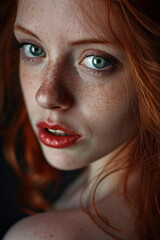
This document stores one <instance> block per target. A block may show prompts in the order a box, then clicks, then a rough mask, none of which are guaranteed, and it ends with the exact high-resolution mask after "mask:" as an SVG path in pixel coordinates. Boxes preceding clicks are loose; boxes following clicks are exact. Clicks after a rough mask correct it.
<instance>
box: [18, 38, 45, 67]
mask: <svg viewBox="0 0 160 240" xmlns="http://www.w3.org/2000/svg"><path fill="white" fill-rule="evenodd" d="M25 45H31V46H37V47H38V48H41V49H42V50H43V53H44V55H40V56H34V55H33V57H30V56H27V55H26V53H25V52H24V48H23V46H25ZM16 49H22V52H21V55H20V56H21V59H22V60H23V61H24V62H31V63H34V62H35V63H37V62H39V61H40V59H41V58H42V57H43V58H44V57H46V53H45V51H44V49H43V47H41V46H40V45H39V44H37V43H35V42H34V43H33V42H31V41H28V40H21V41H20V42H18V44H17V46H16Z"/></svg>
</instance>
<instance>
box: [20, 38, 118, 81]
mask: <svg viewBox="0 0 160 240" xmlns="http://www.w3.org/2000/svg"><path fill="white" fill-rule="evenodd" d="M27 45H29V49H30V48H31V47H33V46H34V47H38V48H39V49H41V50H42V51H43V49H42V48H41V47H39V46H38V45H36V44H32V43H29V42H22V43H18V44H17V46H16V49H23V51H22V52H21V59H22V60H23V61H24V62H29V63H35V62H37V61H39V60H40V59H39V58H41V57H45V52H44V51H43V55H41V56H34V57H28V56H27V55H26V53H25V52H24V47H25V46H27ZM29 51H30V50H29ZM93 51H94V50H93ZM93 51H92V52H91V51H90V52H91V53H90V54H84V55H83V59H82V60H81V61H80V63H79V64H80V65H81V66H85V71H87V72H89V73H91V74H93V75H98V76H101V77H103V76H106V75H107V74H108V73H111V72H112V71H113V70H114V69H115V67H116V66H117V64H118V60H117V59H116V58H115V57H113V56H110V55H109V56H104V54H99V53H94V52H93ZM31 54H32V53H31ZM87 58H88V59H90V60H91V58H92V64H93V58H99V59H103V60H104V61H105V62H106V64H109V65H108V66H107V67H106V66H105V67H103V68H104V69H103V68H99V69H98V68H90V67H88V66H86V65H85V64H82V63H83V62H84V61H87Z"/></svg>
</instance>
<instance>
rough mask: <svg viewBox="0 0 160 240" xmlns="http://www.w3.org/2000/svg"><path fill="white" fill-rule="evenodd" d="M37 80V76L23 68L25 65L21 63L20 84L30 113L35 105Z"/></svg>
mask: <svg viewBox="0 0 160 240" xmlns="http://www.w3.org/2000/svg"><path fill="white" fill-rule="evenodd" d="M36 79H37V76H36V75H35V74H33V73H31V70H30V69H29V68H27V67H23V63H20V84H21V88H22V93H23V97H24V100H25V103H26V107H27V109H28V112H30V111H31V109H32V108H33V107H34V104H35V101H34V99H35V91H36V89H37V86H36V85H37V84H36V82H37V80H36Z"/></svg>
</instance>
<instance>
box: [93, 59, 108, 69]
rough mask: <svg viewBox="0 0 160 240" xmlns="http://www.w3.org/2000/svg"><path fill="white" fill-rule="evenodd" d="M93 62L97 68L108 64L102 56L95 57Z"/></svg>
mask: <svg viewBox="0 0 160 240" xmlns="http://www.w3.org/2000/svg"><path fill="white" fill-rule="evenodd" d="M92 63H93V65H94V66H95V67H96V68H103V67H104V66H105V65H106V60H105V59H103V58H102V59H101V58H100V57H94V58H93V60H92Z"/></svg>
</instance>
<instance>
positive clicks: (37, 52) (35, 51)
mask: <svg viewBox="0 0 160 240" xmlns="http://www.w3.org/2000/svg"><path fill="white" fill-rule="evenodd" d="M30 51H31V53H32V54H33V55H36V56H38V55H40V54H41V53H42V49H41V48H39V47H37V46H31V49H30Z"/></svg>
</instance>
